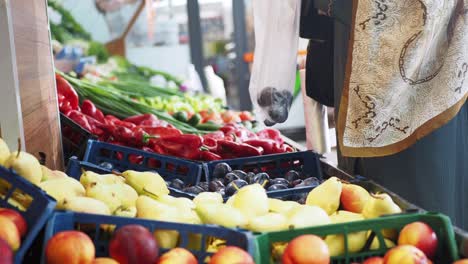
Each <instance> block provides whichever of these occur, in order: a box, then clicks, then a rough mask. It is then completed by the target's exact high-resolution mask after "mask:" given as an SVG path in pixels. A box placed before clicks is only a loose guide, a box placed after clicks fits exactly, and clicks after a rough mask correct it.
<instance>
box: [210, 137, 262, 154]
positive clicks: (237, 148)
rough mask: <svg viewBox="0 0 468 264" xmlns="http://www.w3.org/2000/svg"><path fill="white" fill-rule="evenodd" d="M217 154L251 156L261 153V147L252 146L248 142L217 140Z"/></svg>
mask: <svg viewBox="0 0 468 264" xmlns="http://www.w3.org/2000/svg"><path fill="white" fill-rule="evenodd" d="M216 150H217V151H216V152H217V154H218V155H220V156H222V157H223V158H233V157H251V156H260V155H262V154H263V149H262V148H261V147H254V146H251V145H248V144H243V143H236V142H231V141H227V140H218V147H217V149H216Z"/></svg>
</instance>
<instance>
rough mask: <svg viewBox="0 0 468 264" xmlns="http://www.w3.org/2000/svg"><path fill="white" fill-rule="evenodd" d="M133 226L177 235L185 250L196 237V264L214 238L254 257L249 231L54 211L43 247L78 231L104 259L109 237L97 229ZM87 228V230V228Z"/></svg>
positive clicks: (202, 259)
mask: <svg viewBox="0 0 468 264" xmlns="http://www.w3.org/2000/svg"><path fill="white" fill-rule="evenodd" d="M129 224H137V225H142V226H144V227H146V228H148V229H149V230H150V232H151V233H153V232H154V231H155V230H176V231H177V232H178V233H179V238H180V239H179V244H178V245H177V246H178V247H182V248H187V247H188V242H189V235H192V234H197V235H201V245H200V248H198V249H190V251H191V252H192V253H193V254H194V255H195V256H196V257H197V259H198V260H199V262H200V263H204V262H203V261H204V259H205V257H207V256H210V255H212V253H209V252H207V251H206V247H207V246H208V245H207V243H206V242H207V240H208V239H209V238H210V237H216V238H219V239H223V240H225V241H226V245H232V246H237V247H240V248H242V249H244V250H246V251H248V252H249V253H250V254H251V255H252V256H253V255H254V254H253V253H254V248H255V245H254V244H253V243H252V241H253V239H252V238H253V237H252V235H251V233H249V232H241V231H238V230H234V229H228V228H223V227H219V226H214V225H191V224H179V223H171V222H161V221H153V220H146V219H139V218H126V217H116V216H105V215H93V214H83V213H74V212H60V211H57V212H55V213H54V214H53V216H52V217H51V218H50V220H49V221H48V223H47V226H46V231H45V236H44V248H45V246H46V244H47V241H49V239H50V238H51V237H52V236H53V235H54V234H56V233H58V232H61V231H66V230H76V229H79V227H80V225H81V226H82V227H84V228H81V229H80V230H81V231H85V233H87V234H88V235H89V236H90V238H91V239H92V240H93V242H94V245H95V247H96V257H107V256H109V253H108V245H109V241H110V238H111V234H109V233H108V231H104V230H102V229H101V228H100V226H102V225H115V227H116V229H115V230H118V229H119V228H120V227H122V226H125V225H129ZM90 225H91V227H90ZM167 250H168V249H164V248H162V249H160V253H161V252H165V251H167ZM44 257H45V256H44V255H43V257H42V263H45V259H44Z"/></svg>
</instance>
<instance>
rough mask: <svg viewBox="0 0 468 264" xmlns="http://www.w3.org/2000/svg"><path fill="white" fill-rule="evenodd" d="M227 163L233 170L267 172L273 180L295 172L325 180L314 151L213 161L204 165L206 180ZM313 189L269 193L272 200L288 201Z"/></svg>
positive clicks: (305, 188) (298, 188)
mask: <svg viewBox="0 0 468 264" xmlns="http://www.w3.org/2000/svg"><path fill="white" fill-rule="evenodd" d="M223 162H224V163H227V164H228V165H229V166H230V167H231V168H232V169H233V170H243V171H245V172H255V173H259V172H266V173H268V174H269V175H270V177H271V178H277V177H283V176H284V175H285V174H286V173H287V172H288V171H290V170H295V171H297V172H299V173H302V174H305V175H307V176H308V177H316V178H317V179H319V180H320V181H322V180H323V176H322V169H321V167H320V156H319V155H318V154H317V153H315V152H313V151H299V152H291V153H284V154H273V155H264V156H258V157H247V158H238V159H228V160H219V161H211V162H208V163H204V164H203V169H204V173H205V178H207V179H208V180H211V179H212V178H213V177H212V175H213V170H214V168H215V166H216V164H219V163H223ZM312 188H313V187H297V188H289V189H285V190H277V191H267V195H268V196H269V197H271V198H284V199H287V197H289V196H290V195H294V194H298V193H304V192H307V193H308V192H309V191H310V190H311V189H312Z"/></svg>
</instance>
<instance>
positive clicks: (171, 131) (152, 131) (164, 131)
mask: <svg viewBox="0 0 468 264" xmlns="http://www.w3.org/2000/svg"><path fill="white" fill-rule="evenodd" d="M137 128H141V129H142V130H143V131H145V132H146V133H148V135H151V136H157V137H165V136H177V135H182V131H180V130H179V129H177V128H170V127H149V126H137V127H136V128H135V129H137Z"/></svg>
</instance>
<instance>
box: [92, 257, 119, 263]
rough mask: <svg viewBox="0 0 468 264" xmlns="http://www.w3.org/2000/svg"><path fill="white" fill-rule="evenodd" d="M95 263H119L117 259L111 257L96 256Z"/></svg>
mask: <svg viewBox="0 0 468 264" xmlns="http://www.w3.org/2000/svg"><path fill="white" fill-rule="evenodd" d="M93 264H119V263H118V262H117V261H115V259H111V258H95V259H94V260H93Z"/></svg>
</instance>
